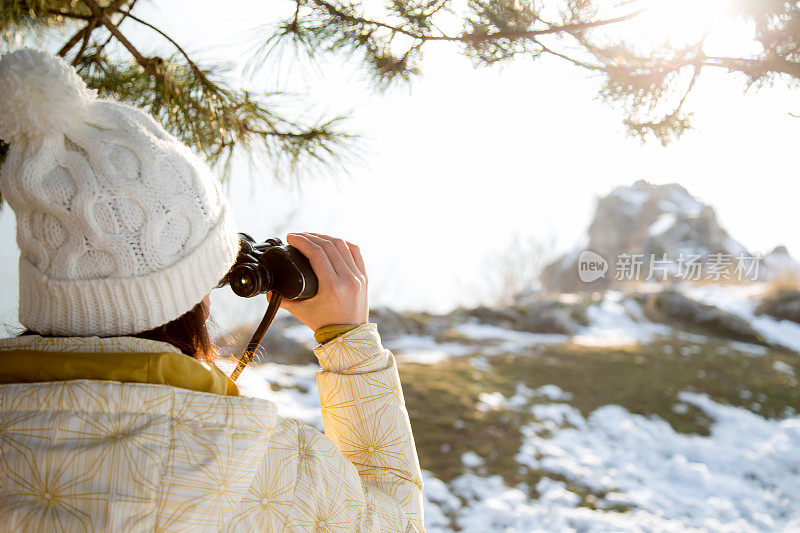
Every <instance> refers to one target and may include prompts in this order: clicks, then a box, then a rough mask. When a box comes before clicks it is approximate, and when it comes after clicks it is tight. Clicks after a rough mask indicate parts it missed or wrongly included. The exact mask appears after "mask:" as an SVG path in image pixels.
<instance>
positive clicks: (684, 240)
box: [542, 180, 747, 292]
mask: <svg viewBox="0 0 800 533" xmlns="http://www.w3.org/2000/svg"><path fill="white" fill-rule="evenodd" d="M588 237H589V240H588V242H587V244H586V246H582V247H580V248H579V249H576V250H574V251H573V252H570V253H568V254H566V255H565V256H563V257H561V258H559V259H557V260H556V261H554V262H552V263H551V264H549V265H548V266H547V267H546V268H545V269H544V272H543V274H542V285H543V287H544V288H545V289H546V290H549V291H555V292H580V291H595V290H601V289H605V288H608V287H611V286H614V285H620V284H623V283H624V282H625V281H626V280H624V279H622V280H618V279H615V273H616V272H615V270H616V269H615V266H616V265H618V264H619V261H620V257H621V256H623V254H630V255H637V254H641V256H642V258H643V264H642V265H641V273H640V276H639V278H640V280H641V281H644V280H645V279H646V277H647V276H648V274H649V269H650V258H651V257H655V258H657V259H659V258H662V257H665V256H666V258H667V259H668V260H670V261H672V262H676V260H677V258H678V257H679V256H680V255H683V256H685V257H689V256H695V255H696V256H701V257H703V258H708V257H709V256H711V255H712V254H729V255H731V256H738V255H740V254H747V251H746V250H745V248H744V246H742V245H741V244H740V243H738V242H737V241H736V240H734V239H732V238H731V237H730V235H728V233H727V231H725V229H723V228H722V226H721V225H720V223H719V221H718V220H717V216H716V214H715V212H714V209H713V208H712V207H711V206H709V205H708V204H705V203H703V202H701V201H699V200H697V199H696V198H694V197H693V196H692V195H691V194H689V192H688V191H687V190H686V189H684V188H683V187H682V186H680V185H678V184H676V183H671V184H668V185H653V184H650V183H648V182H646V181H643V180H640V181H637V182H636V183H634V184H633V185H631V186H630V187H617V188H615V189H614V190H613V191H612V192H611V194H609V195H608V196H605V197H603V198H600V199H599V200H598V201H597V208H596V210H595V215H594V218H593V220H592V223H591V225H590V226H589V231H588ZM583 250H591V251H593V252H595V253H597V254H599V255H600V256H602V257H603V258H604V259H605V260H606V261H607V262H608V264H609V268H608V272H607V274H606V276H605V277H602V278H599V279H597V280H594V281H591V282H588V283H587V282H584V281H581V279H580V278H579V276H578V258H579V256H580V253H581V252H582V251H583ZM664 270H666V269H664ZM655 274H656V276H655V277H657V278H661V277H663V276H662V270H661V269H659V270H657V271H656V272H655ZM676 274H677V272H676V269H675V268H673V269H672V272H670V273H668V274H667V275H666V277H667V278H670V277H675V275H676Z"/></svg>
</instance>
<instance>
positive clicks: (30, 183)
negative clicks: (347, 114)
mask: <svg viewBox="0 0 800 533" xmlns="http://www.w3.org/2000/svg"><path fill="white" fill-rule="evenodd" d="M0 138H2V139H3V140H4V141H5V142H7V143H9V145H10V148H9V151H8V154H7V157H6V160H5V162H4V163H3V166H2V168H1V169H0V190H1V191H2V195H3V198H4V199H5V200H6V201H7V202H8V205H9V206H10V207H11V208H12V209H13V210H14V211H15V213H16V219H17V242H18V244H19V247H20V265H19V272H20V286H19V295H20V308H19V320H20V322H21V323H22V324H23V325H24V326H25V327H26V328H28V330H29V331H28V332H27V334H24V335H21V336H19V337H17V338H14V339H5V340H3V341H0V383H3V384H2V385H0V446H1V447H0V529H2V530H4V531H8V530H13V531H23V530H24V531H54V530H65V531H87V530H91V531H96V530H107V531H129V530H137V531H140V530H143V531H148V530H169V531H172V530H189V531H195V530H214V531H217V530H226V531H227V530H233V531H280V530H298V531H310V530H311V531H313V530H323V531H328V530H358V531H384V530H391V531H396V530H399V531H422V530H423V526H422V505H421V501H422V497H421V487H422V481H421V476H420V470H419V463H418V460H417V456H416V452H415V449H414V440H413V437H412V434H411V428H410V425H409V421H408V414H407V412H406V410H405V407H404V402H403V396H402V391H401V388H400V382H399V378H398V375H397V369H396V366H395V362H394V358H393V356H392V354H391V353H390V352H389V351H388V350H386V349H384V348H383V347H382V346H381V343H380V338H379V336H378V333H377V329H376V326H375V324H373V323H369V322H368V307H367V278H366V272H365V268H364V262H363V260H362V258H361V254H360V253H359V250H358V248H357V247H356V246H354V245H352V244H350V243H348V242H345V241H342V240H341V239H335V238H332V237H329V236H326V235H321V234H314V233H301V234H290V235H289V236H288V242H289V243H290V244H292V245H294V246H296V247H297V248H298V249H300V251H302V252H303V253H304V254H305V255H307V256H308V258H309V260H310V261H311V265H312V267H313V268H314V270H315V272H316V273H317V276H318V277H319V281H320V288H319V292H318V294H317V295H316V296H315V297H313V298H311V299H309V300H306V301H303V302H292V301H287V302H285V303H284V307H285V308H286V309H287V310H288V311H289V312H291V313H293V314H294V315H295V316H297V317H298V318H299V319H300V320H301V321H303V322H304V323H305V324H306V325H308V326H309V327H310V328H312V329H313V330H315V336H316V338H317V340H318V342H319V343H320V344H319V345H318V346H317V347H316V348H315V349H314V353H315V354H316V355H317V357H318V359H319V362H320V365H321V371H320V372H319V374H318V377H317V381H318V384H319V394H320V399H321V403H322V414H323V421H324V425H325V434H324V435H323V434H321V433H319V432H318V431H316V430H314V429H313V428H310V427H308V426H305V425H303V424H301V423H299V422H297V421H295V420H292V419H287V418H283V417H281V416H280V415H279V414H278V413H276V409H275V405H274V404H273V403H271V402H269V401H265V400H259V399H254V398H244V397H241V396H239V395H238V392H237V390H236V386H235V384H234V383H233V382H231V381H230V380H229V379H228V378H227V376H225V375H224V374H223V373H222V372H221V371H219V370H218V369H216V368H215V367H214V366H213V365H210V364H208V362H209V361H210V357H211V355H212V352H213V348H212V346H211V343H210V341H209V338H208V333H207V331H206V329H205V320H206V318H207V316H208V300H207V298H206V296H207V294H208V293H209V291H210V290H211V289H212V288H214V287H215V286H216V285H217V283H218V282H219V280H220V279H222V277H223V276H224V275H225V273H226V272H227V271H228V269H229V268H230V266H231V265H232V264H233V262H234V259H235V256H236V253H237V249H238V240H237V235H236V232H235V229H234V227H233V224H232V219H231V214H230V209H229V207H228V205H227V203H226V201H225V199H224V197H223V196H222V194H221V192H220V189H219V186H218V185H217V182H216V180H214V178H213V177H212V175H211V173H210V171H209V169H208V168H207V167H206V166H205V165H204V164H202V163H201V162H200V161H199V160H198V159H197V158H196V157H195V156H194V155H192V153H191V152H190V151H189V150H188V149H187V148H186V147H185V146H183V145H182V144H181V143H180V142H179V141H177V140H176V139H175V138H174V137H173V136H171V135H169V134H168V133H167V132H165V131H164V130H163V129H162V128H161V127H160V126H159V125H158V124H157V123H156V122H155V121H154V120H153V119H152V118H151V117H149V116H148V115H146V114H145V113H143V112H142V111H140V110H138V109H135V108H132V107H129V106H125V105H121V104H118V103H114V102H111V101H103V100H97V99H96V98H95V94H94V92H93V91H90V90H89V89H87V88H86V86H85V84H84V83H83V82H82V81H81V79H80V78H79V77H78V76H77V74H76V73H75V71H74V70H73V69H72V68H71V67H70V66H68V65H67V64H66V63H64V62H63V61H62V60H60V59H59V58H56V57H54V56H51V55H49V54H47V53H44V52H39V51H34V50H29V49H23V50H18V51H15V52H11V53H8V54H6V55H5V56H3V57H2V59H0Z"/></svg>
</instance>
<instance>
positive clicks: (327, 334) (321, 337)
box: [314, 324, 358, 344]
mask: <svg viewBox="0 0 800 533" xmlns="http://www.w3.org/2000/svg"><path fill="white" fill-rule="evenodd" d="M357 327H358V324H333V325H331V326H322V327H321V328H319V329H318V330H317V331H315V332H314V339H315V340H316V341H317V344H325V343H326V342H328V341H329V340H331V339H335V338H336V337H338V336H339V335H341V334H342V333H347V332H348V331H350V330H353V329H356V328H357Z"/></svg>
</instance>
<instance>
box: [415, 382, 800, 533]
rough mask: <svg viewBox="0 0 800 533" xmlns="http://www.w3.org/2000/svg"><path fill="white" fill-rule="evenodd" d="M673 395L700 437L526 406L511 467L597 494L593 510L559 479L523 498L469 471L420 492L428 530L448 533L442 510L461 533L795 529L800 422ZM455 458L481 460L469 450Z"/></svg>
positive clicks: (599, 413) (643, 421)
mask: <svg viewBox="0 0 800 533" xmlns="http://www.w3.org/2000/svg"><path fill="white" fill-rule="evenodd" d="M680 399H681V401H682V402H684V403H686V404H691V405H694V406H696V407H698V408H699V409H701V410H702V411H704V412H705V413H706V414H707V415H708V416H710V417H711V418H712V419H713V420H714V423H713V425H712V427H711V435H710V436H708V437H703V436H698V435H686V434H681V433H676V432H675V431H674V430H673V429H672V427H671V426H670V425H669V424H667V423H666V422H664V421H662V420H659V419H650V418H645V417H642V416H639V415H634V414H631V413H629V412H627V411H626V410H625V409H623V408H621V407H619V406H616V405H607V406H604V407H601V408H599V409H597V410H595V411H594V412H593V413H591V414H590V415H589V416H588V417H585V418H584V417H583V415H581V414H580V412H578V411H577V410H576V409H574V408H573V407H571V406H570V405H568V404H563V403H550V404H536V405H534V406H533V407H532V409H533V410H534V411H533V413H534V415H535V416H536V417H537V419H538V421H537V422H535V423H532V424H530V425H529V426H527V427H525V428H524V430H523V431H524V434H525V436H526V438H525V441H524V444H523V445H522V447H521V449H520V451H519V453H518V455H517V461H518V462H519V463H520V464H522V465H526V466H528V467H530V468H531V469H536V470H542V471H544V472H547V473H551V474H552V475H553V477H557V478H562V479H567V480H569V482H570V483H574V484H577V485H578V486H582V487H585V488H588V489H591V490H592V491H596V492H598V493H600V494H604V496H602V497H601V498H600V499H599V504H598V507H599V510H591V509H588V508H585V507H579V503H580V500H581V498H580V497H579V496H578V495H577V494H575V493H573V492H570V491H568V490H567V487H566V485H565V484H564V483H563V482H562V481H558V480H555V479H551V478H547V477H545V478H543V479H542V480H541V481H539V482H538V484H537V485H536V487H535V488H536V491H537V492H538V493H539V494H540V496H539V498H538V499H532V498H530V497H529V496H528V487H525V486H520V487H509V486H507V485H506V484H505V483H504V482H503V480H502V478H500V477H499V476H488V477H481V476H478V475H476V474H474V473H472V472H468V473H467V474H464V475H462V476H460V477H458V478H456V479H455V480H454V481H453V482H452V483H450V484H449V485H445V484H441V483H436V482H431V483H429V485H430V490H428V489H427V486H426V503H427V505H428V508H429V509H431V512H430V513H429V515H428V518H427V519H426V520H427V523H428V527H429V530H430V531H447V530H449V527H450V526H449V522H448V521H447V520H446V519H445V518H444V517H445V515H446V513H449V514H450V516H451V517H453V518H454V520H455V523H456V525H457V526H459V527H460V528H461V529H462V530H463V531H467V532H473V531H474V532H487V531H723V532H724V531H730V532H734V531H735V532H746V531H791V530H797V529H798V528H800V418H790V419H786V420H765V419H764V418H761V417H759V416H758V415H756V414H753V413H750V412H748V411H746V410H744V409H739V408H734V407H729V406H725V405H721V404H718V403H715V402H714V401H712V400H710V399H709V398H707V397H706V396H704V395H699V394H694V393H688V392H684V393H681V394H680ZM543 431H546V432H547V433H548V434H549V435H550V436H549V437H547V438H545V437H542V436H540V435H542V434H543ZM465 455H467V454H465ZM462 461H463V462H464V464H465V466H467V467H471V466H479V465H480V464H482V460H481V458H480V457H479V456H477V455H476V454H474V453H473V454H471V455H467V457H462ZM452 497H456V498H460V499H461V500H460V501H463V502H464V505H462V506H460V507H458V506H457V505H456V503H455V500H453V498H452ZM615 506H626V507H628V508H629V511H628V512H617V511H614V510H613V508H614V507H615Z"/></svg>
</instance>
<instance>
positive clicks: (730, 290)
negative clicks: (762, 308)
mask: <svg viewBox="0 0 800 533" xmlns="http://www.w3.org/2000/svg"><path fill="white" fill-rule="evenodd" d="M762 291H763V287H762V286H761V285H760V284H758V283H749V284H743V285H739V286H736V285H734V286H725V285H713V284H708V285H700V286H697V287H690V288H684V289H683V290H682V292H683V293H684V294H685V295H686V296H688V297H689V298H692V299H693V300H697V301H698V302H701V303H704V304H708V305H714V306H716V307H719V308H720V309H722V310H723V311H727V312H729V313H732V314H734V315H737V316H740V317H742V318H743V319H745V320H747V321H748V322H749V323H750V325H751V326H753V329H755V330H756V331H758V332H759V333H761V334H762V335H763V336H764V338H765V339H766V340H767V341H768V342H771V343H773V344H778V345H781V346H785V347H787V348H789V349H791V350H794V351H796V352H800V324H797V323H796V322H792V321H790V320H776V319H775V318H773V317H771V316H768V315H761V316H758V315H756V314H755V309H756V307H757V305H758V301H757V298H756V297H757V296H758V295H759V294H761V292H762Z"/></svg>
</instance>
